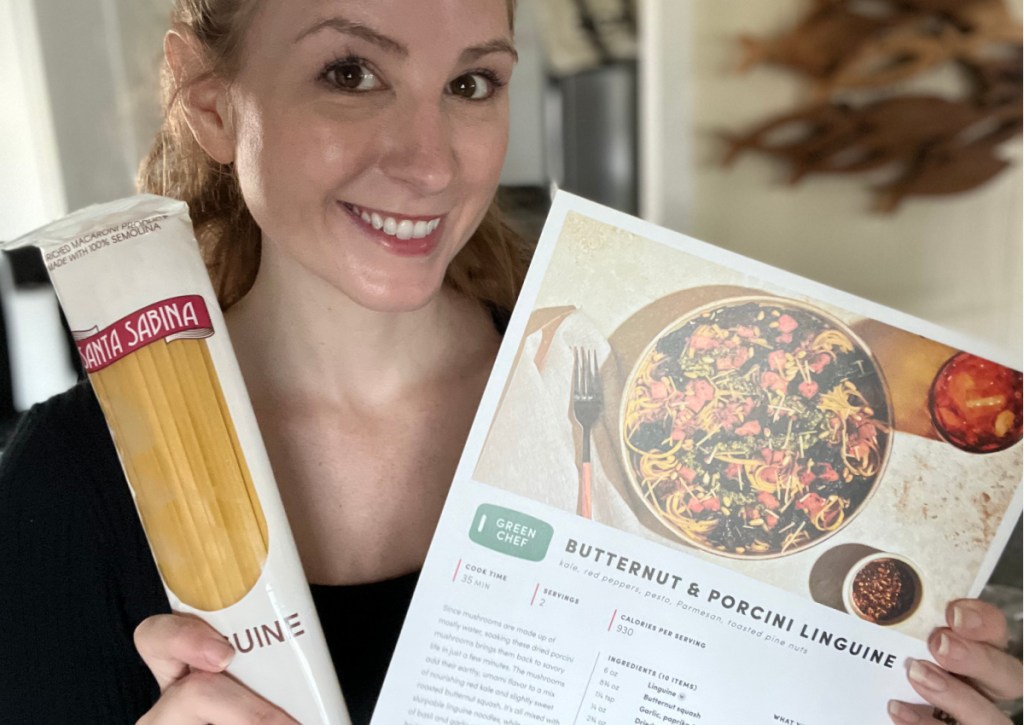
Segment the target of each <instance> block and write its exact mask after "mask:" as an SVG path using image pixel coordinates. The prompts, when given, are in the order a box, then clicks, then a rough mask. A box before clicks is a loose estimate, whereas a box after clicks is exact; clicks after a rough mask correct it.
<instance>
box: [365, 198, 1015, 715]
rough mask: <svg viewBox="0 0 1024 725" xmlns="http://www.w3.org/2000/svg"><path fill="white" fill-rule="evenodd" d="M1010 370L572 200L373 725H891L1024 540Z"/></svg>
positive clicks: (525, 297)
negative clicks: (935, 647)
mask: <svg viewBox="0 0 1024 725" xmlns="http://www.w3.org/2000/svg"><path fill="white" fill-rule="evenodd" d="M1019 368H1020V361H1019V360H1017V359H1007V358H1006V356H1005V354H1004V353H1002V352H1000V351H999V350H996V349H992V348H989V347H986V346H985V345H983V344H979V343H977V342H975V341H970V340H966V339H964V338H963V337H962V336H958V335H955V334H953V333H950V332H948V331H945V330H942V329H941V328H939V327H936V326H934V325H931V324H928V323H925V322H923V321H921V320H918V319H914V318H911V317H909V316H907V315H904V314H901V313H898V312H895V311H893V310H890V309H886V308H883V307H881V306H879V305H875V304H872V303H869V302H867V301H865V300H862V299H859V298H856V297H853V296H851V295H848V294H845V293H842V292H839V291H836V290H833V289H830V288H827V287H824V286H822V285H820V284H816V283H813V282H810V281H808V280H806V279H803V278H800V277H797V276H795V275H792V274H789V273H787V272H783V271H781V270H778V269H775V268H772V267H769V266H767V265H764V264H761V263H758V262H755V261H752V260H750V259H746V258H744V257H741V256H739V255H736V254H733V253H730V252H726V251H724V250H721V249H718V248H715V247H713V246H710V245H708V244H704V243H702V242H698V241H696V240H693V239H691V238H688V237H685V236H683V235H680V234H677V233H674V232H671V231H668V230H665V229H662V228H659V227H656V226H654V225H651V224H648V223H645V222H642V221H640V220H638V219H635V218H632V217H629V216H626V215H624V214H621V213H618V212H615V211H612V210H610V209H607V208H605V207H602V206H599V205H597V204H594V203H591V202H587V201H585V200H583V199H580V198H578V197H575V196H572V195H570V194H566V193H564V192H561V193H559V194H558V196H557V197H556V199H555V200H554V203H553V206H552V210H551V212H550V215H549V217H548V221H547V223H546V225H545V227H544V232H543V234H542V237H541V240H540V243H539V246H538V249H537V252H536V255H535V257H534V261H533V264H532V266H531V269H530V272H529V275H528V277H527V280H526V284H525V286H524V289H523V292H522V294H521V296H520V299H519V303H518V305H517V307H516V309H515V312H514V314H513V316H512V320H511V323H510V325H509V328H508V331H507V333H506V335H505V339H504V342H503V344H502V347H501V350H500V352H499V355H498V359H497V362H496V364H495V368H494V371H493V374H492V376H491V379H490V382H489V384H488V387H487V389H486V391H485V393H484V397H483V400H482V402H481V406H480V409H479V411H478V414H477V417H476V419H475V421H474V424H473V428H472V431H471V433H470V436H469V439H468V442H467V445H466V449H465V451H464V453H463V457H462V459H461V461H460V464H459V467H458V470H457V472H456V476H455V481H454V483H453V486H452V489H451V492H450V494H449V497H448V501H447V504H446V506H445V509H444V512H443V514H442V517H441V521H440V524H439V527H438V530H437V533H436V535H435V538H434V541H433V544H432V546H431V549H430V552H429V554H428V557H427V561H426V564H425V566H424V569H423V572H422V574H421V577H420V581H419V585H418V588H417V590H416V594H415V596H414V598H413V603H412V607H411V609H410V611H409V615H408V617H407V620H406V624H405V627H404V629H403V631H402V635H401V638H400V640H399V644H398V648H397V650H396V653H395V657H394V660H393V662H392V665H391V668H390V670H389V673H388V676H387V680H386V681H385V686H384V691H383V693H382V695H381V698H380V701H379V705H378V708H377V712H376V713H375V717H374V722H375V723H381V725H383V724H385V723H387V724H392V723H408V724H410V725H412V724H414V723H415V724H418V723H451V724H453V725H454V724H455V723H466V724H469V723H472V724H474V725H476V724H479V723H488V722H494V723H559V724H565V725H569V724H571V725H576V724H577V723H581V724H583V723H592V724H594V725H620V724H621V723H636V724H638V725H654V724H657V723H677V724H680V725H681V724H683V723H686V724H688V725H694V724H696V723H722V724H730V723H740V722H742V723H759V722H765V723H768V722H772V723H778V722H782V723H800V724H802V725H812V724H821V725H824V724H828V725H832V724H835V723H851V724H852V723H864V722H883V721H886V718H887V716H886V704H887V702H888V700H889V699H893V698H896V699H901V700H905V701H910V702H920V698H918V696H917V695H916V693H914V691H913V690H912V689H911V687H910V686H909V684H908V683H907V680H906V673H905V670H906V665H907V660H908V658H928V653H927V648H926V645H925V639H926V637H927V635H928V633H929V632H931V631H932V629H933V628H935V627H936V626H940V625H942V624H943V622H944V610H945V605H946V603H947V602H948V601H950V600H951V599H955V598H959V597H963V596H974V595H977V594H978V593H979V592H980V590H981V587H982V585H983V584H984V582H985V581H986V580H987V578H988V576H989V574H990V573H991V570H992V568H993V566H994V565H995V562H996V560H997V558H998V556H999V553H1000V552H1001V551H1002V549H1003V547H1004V545H1005V543H1006V540H1007V538H1008V537H1009V535H1010V532H1011V530H1012V528H1013V525H1014V524H1015V522H1016V520H1017V518H1018V517H1019V515H1020V512H1021V487H1020V483H1021V465H1022V455H1021V454H1022V445H1021V437H1022V412H1021V401H1022V375H1021V373H1020V372H1019Z"/></svg>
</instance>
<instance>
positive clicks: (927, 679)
mask: <svg viewBox="0 0 1024 725" xmlns="http://www.w3.org/2000/svg"><path fill="white" fill-rule="evenodd" d="M908 674H909V675H910V679H911V680H913V681H914V682H915V683H917V684H918V685H920V686H921V687H924V688H925V689H928V690H934V691H935V692H942V691H943V690H945V689H946V680H945V678H944V677H942V675H940V674H939V673H938V672H936V671H935V670H934V669H932V668H931V667H928V666H927V665H925V664H924V663H923V662H921V661H920V660H914V661H913V662H912V663H911V664H910V672H909V673H908Z"/></svg>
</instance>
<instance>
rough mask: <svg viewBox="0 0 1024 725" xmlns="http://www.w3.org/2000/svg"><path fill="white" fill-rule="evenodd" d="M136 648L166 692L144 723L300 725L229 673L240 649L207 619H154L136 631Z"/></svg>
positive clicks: (169, 616) (177, 616)
mask: <svg viewBox="0 0 1024 725" xmlns="http://www.w3.org/2000/svg"><path fill="white" fill-rule="evenodd" d="M135 647H136V648H137V649H138V651H139V654H140V655H141V656H142V659H143V661H145V663H146V666H147V667H149V669H150V672H152V673H153V676H154V677H155V678H156V681H157V684H159V685H160V692H161V693H162V694H161V695H160V699H159V700H157V702H156V704H155V705H154V706H153V709H151V710H150V711H149V712H147V713H146V714H145V715H143V716H142V718H141V719H140V720H139V725H160V724H161V723H174V725H205V724H206V723H213V725H250V724H251V723H261V724H262V725H297V723H296V722H295V720H293V719H292V718H290V717H288V715H286V714H285V713H284V712H283V711H282V710H280V709H279V708H277V707H275V706H273V705H271V704H270V703H269V702H267V701H266V700H264V699H262V698H261V697H259V696H258V695H256V694H255V693H253V692H252V691H250V690H249V689H247V688H246V687H245V686H244V685H242V684H241V683H239V682H238V681H237V680H235V679H234V678H232V677H231V676H230V675H228V674H226V673H225V672H224V669H225V668H226V667H227V666H228V663H229V662H231V659H232V657H234V654H235V651H234V649H232V647H231V645H230V644H228V642H227V640H225V639H224V638H223V637H222V636H220V634H218V633H217V631H216V630H214V629H213V628H212V627H210V625H208V624H206V623H205V622H203V621H200V620H198V619H195V618H193V617H187V616H184V615H181V614H158V615H156V616H153V617H149V618H148V619H145V620H143V622H142V623H141V624H140V625H139V626H138V628H137V629H136V630H135Z"/></svg>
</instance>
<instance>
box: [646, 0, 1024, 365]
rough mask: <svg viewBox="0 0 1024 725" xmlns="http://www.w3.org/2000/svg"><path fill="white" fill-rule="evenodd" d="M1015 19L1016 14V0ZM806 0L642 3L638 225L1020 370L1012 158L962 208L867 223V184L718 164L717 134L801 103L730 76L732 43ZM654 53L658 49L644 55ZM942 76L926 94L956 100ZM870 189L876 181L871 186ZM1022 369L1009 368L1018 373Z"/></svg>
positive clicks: (766, 83) (774, 27)
mask: <svg viewBox="0 0 1024 725" xmlns="http://www.w3.org/2000/svg"><path fill="white" fill-rule="evenodd" d="M1014 1H1015V3H1016V7H1017V9H1018V11H1019V7H1020V1H1019V0H1014ZM809 5H810V3H809V0H775V2H771V3H756V2H744V3H720V2H714V0H692V2H678V1H677V0H643V5H642V7H643V20H644V23H643V31H642V32H643V33H644V36H645V39H644V40H645V42H644V51H645V56H644V59H643V62H644V74H645V82H646V85H645V87H644V99H643V102H642V103H643V111H644V114H645V124H646V125H645V129H644V134H645V135H644V138H643V164H644V175H643V179H644V189H643V206H642V208H643V213H644V214H645V215H646V216H647V217H648V218H650V219H652V220H653V221H656V222H658V223H660V224H663V225H665V226H668V227H671V228H674V229H677V230H679V231H682V232H684V233H687V234H690V235H692V236H695V237H698V238H700V239H703V240H705V241H708V242H712V243H714V244H717V245H720V246H723V247H726V248H729V249H732V250H734V251H736V252H739V253H742V254H746V255H748V256H751V257H755V258H758V259H760V260H763V261H765V262H768V263H770V264H774V265H776V266H779V267H783V268H786V269H788V270H791V271H793V272H796V273H798V274H802V275H805V276H807V277H811V278H813V279H816V280H818V281H820V282H823V283H826V284H829V285H832V286H835V287H838V288H841V289H844V290H846V291H849V292H853V293H854V294H858V295H861V296H864V297H867V298H869V299H872V300H874V301H877V302H881V303H883V304H886V305H889V306H892V307H895V308H898V309H901V310H903V311H906V312H909V313H911V314H914V315H917V316H919V317H922V318H925V319H928V320H931V321H934V322H938V323H940V324H944V325H946V326H949V327H952V328H955V329H957V330H959V331H963V332H966V333H969V334H970V333H973V334H974V335H976V336H978V337H980V338H983V339H985V340H987V341H990V342H992V343H993V344H996V345H999V346H1001V348H1003V349H1005V350H1006V357H1007V359H1011V360H1019V359H1020V357H1021V337H1022V336H1021V329H1022V302H1021V282H1022V280H1021V277H1022V275H1021V268H1022V254H1021V249H1022V233H1021V229H1022V215H1021V198H1022V189H1024V187H1022V175H1021V145H1020V143H1019V142H1017V143H1013V144H1010V145H1009V147H1008V148H1007V149H1006V153H1007V154H1008V156H1009V157H1011V158H1012V159H1013V160H1014V166H1013V169H1012V171H1011V172H1005V173H1004V174H1003V175H1002V176H1000V177H998V178H997V179H995V180H994V181H992V182H990V183H989V184H988V185H987V186H985V187H982V188H980V189H978V190H976V191H973V192H969V193H966V194H963V195H957V196H950V197H947V198H934V199H927V200H911V201H908V202H906V203H905V205H904V207H903V208H901V209H900V210H899V211H898V212H897V213H895V214H892V215H881V214H878V213H876V212H873V211H871V209H870V207H871V202H872V198H871V195H870V193H869V191H868V190H867V188H866V183H865V182H866V181H872V179H870V178H868V179H866V180H855V179H852V178H828V177H825V176H817V177H811V178H810V179H809V180H807V181H805V182H804V183H803V184H801V185H799V186H796V187H792V186H789V185H787V184H786V183H785V182H784V181H783V177H784V175H785V169H783V168H782V167H780V166H779V165H777V164H776V163H774V162H773V161H772V160H770V159H767V158H766V157H761V156H756V155H753V154H748V155H745V156H742V157H740V158H739V160H738V161H737V163H736V164H735V165H734V166H733V167H732V168H730V169H726V168H723V166H722V164H721V160H722V156H723V152H724V148H725V146H724V144H723V143H722V142H721V140H720V138H719V134H720V133H721V132H723V131H735V132H741V131H747V130H749V129H751V128H753V127H754V126H756V125H757V124H759V123H760V122H763V121H765V120H767V119H768V118H771V117H773V116H774V115H775V114H777V113H782V112H786V111H789V110H791V109H793V108H795V107H796V106H797V104H798V103H799V102H801V101H802V100H804V99H806V97H807V95H806V92H807V89H806V87H805V86H804V85H803V84H802V83H801V82H800V81H799V80H798V79H796V77H795V76H794V75H793V74H790V73H789V72H787V71H784V70H778V69H775V68H769V67H760V68H756V69H754V70H751V71H750V72H748V73H746V74H740V73H738V72H737V67H738V64H739V61H740V58H741V55H742V54H741V52H740V49H739V43H738V41H737V36H738V35H739V34H740V33H749V34H752V35H755V36H771V35H773V34H775V33H777V32H779V31H781V30H783V29H785V28H788V27H790V26H791V25H792V24H793V23H794V21H795V19H796V18H798V17H800V15H801V13H802V12H803V10H804V9H805V8H807V7H808V6H809ZM652 49H654V50H657V51H658V52H656V53H651V52H648V51H651V50H652ZM955 82H956V81H955V80H954V79H952V78H951V77H948V76H946V75H943V74H936V75H935V76H934V77H931V78H928V79H926V81H925V83H926V84H927V85H928V87H929V88H931V89H932V90H935V89H938V90H947V91H948V90H953V89H954V87H953V84H954V83H955ZM874 181H878V179H874ZM1018 364H1019V363H1018Z"/></svg>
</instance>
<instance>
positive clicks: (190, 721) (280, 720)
mask: <svg viewBox="0 0 1024 725" xmlns="http://www.w3.org/2000/svg"><path fill="white" fill-rule="evenodd" d="M206 723H216V724H217V725H298V723H297V722H296V721H295V720H293V719H292V718H290V717H288V715H286V714H285V712H284V711H283V710H280V709H279V708H277V707H274V706H273V705H271V704H270V703H269V702H267V701H266V700H263V699H262V698H260V697H258V696H257V695H255V694H254V693H253V692H251V691H250V690H248V689H246V688H245V687H244V686H243V685H241V684H240V683H238V682H236V681H235V680H233V679H232V678H231V677H229V676H228V675H225V674H215V673H211V672H193V673H191V674H190V675H188V676H186V677H184V678H182V679H180V680H178V681H177V682H175V683H173V684H171V685H169V686H168V687H167V689H166V690H164V693H163V695H161V697H160V699H159V700H158V701H157V703H156V705H154V706H153V709H152V710H150V711H149V712H147V713H146V714H145V715H143V717H142V718H141V719H140V720H139V721H138V723H137V725H205V724H206Z"/></svg>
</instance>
